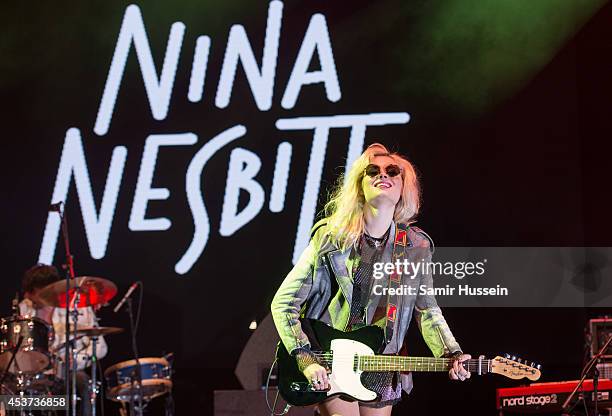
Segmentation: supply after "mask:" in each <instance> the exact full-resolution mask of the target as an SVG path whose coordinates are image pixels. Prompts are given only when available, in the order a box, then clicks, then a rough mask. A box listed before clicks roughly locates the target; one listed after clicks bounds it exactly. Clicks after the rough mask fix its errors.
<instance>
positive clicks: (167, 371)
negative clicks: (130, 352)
mask: <svg viewBox="0 0 612 416" xmlns="http://www.w3.org/2000/svg"><path fill="white" fill-rule="evenodd" d="M139 365H140V377H138V369H137V368H138V366H139ZM104 377H105V379H106V397H107V398H108V399H110V400H113V401H116V402H124V403H127V402H130V401H131V400H136V399H138V398H141V399H142V400H145V401H147V402H148V401H150V400H152V399H154V398H156V397H159V396H162V395H164V394H166V393H169V392H170V391H171V390H172V367H171V366H170V364H169V363H168V360H166V359H165V358H163V357H162V358H154V357H147V358H140V359H139V360H138V362H136V360H128V361H123V362H120V363H117V364H115V365H113V366H112V367H109V368H107V369H106V371H104ZM138 378H140V381H138ZM138 387H140V388H139V389H138ZM136 390H139V392H137V391H136Z"/></svg>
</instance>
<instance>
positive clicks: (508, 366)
mask: <svg viewBox="0 0 612 416" xmlns="http://www.w3.org/2000/svg"><path fill="white" fill-rule="evenodd" d="M540 368H541V366H540V365H539V364H538V365H535V363H534V362H532V363H531V364H528V362H527V361H525V360H521V359H520V358H517V357H514V356H512V357H511V356H510V355H507V354H506V356H505V357H500V356H497V357H495V358H493V359H492V360H491V373H495V374H500V375H502V376H505V377H508V378H511V379H514V380H520V379H521V378H523V377H526V378H528V379H529V380H531V381H536V380H537V379H539V378H540V376H541V375H542V372H541V371H540Z"/></svg>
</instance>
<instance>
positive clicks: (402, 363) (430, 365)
mask: <svg viewBox="0 0 612 416" xmlns="http://www.w3.org/2000/svg"><path fill="white" fill-rule="evenodd" d="M453 361H454V360H453V359H451V358H433V357H403V356H397V355H369V356H368V355H362V356H358V357H356V364H357V366H358V368H359V369H360V370H361V371H426V372H436V371H445V372H446V371H449V370H450V369H451V368H452V366H453ZM463 366H464V367H465V369H466V370H468V371H470V372H476V373H488V372H490V371H491V360H485V359H483V360H477V359H469V360H466V361H464V362H463Z"/></svg>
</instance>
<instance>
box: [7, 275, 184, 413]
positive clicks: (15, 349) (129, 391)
mask: <svg viewBox="0 0 612 416" xmlns="http://www.w3.org/2000/svg"><path fill="white" fill-rule="evenodd" d="M67 282H69V283H68V284H67ZM67 288H68V296H66V289H67ZM116 293H117V287H116V286H115V284H114V283H112V282H111V281H110V280H108V279H104V278H100V277H90V276H84V277H75V278H72V279H70V280H69V281H64V280H61V281H57V282H54V283H52V284H50V285H48V286H46V287H44V288H42V289H40V291H39V292H37V303H38V306H52V307H56V308H65V307H66V304H67V301H66V299H69V305H70V309H71V312H70V313H71V314H74V325H73V326H72V329H70V332H69V338H68V339H69V340H70V341H69V342H68V343H66V342H62V343H59V345H54V341H55V338H56V334H55V332H54V329H53V326H52V325H50V324H49V323H47V322H46V321H44V320H43V319H40V318H39V317H36V316H29V315H24V316H22V315H19V313H18V312H19V309H18V308H16V307H15V303H14V307H13V315H12V316H9V317H6V318H0V393H1V394H16V395H24V396H40V395H62V394H67V392H68V391H72V395H73V400H74V399H76V400H74V401H77V400H79V399H77V398H76V384H75V383H73V384H72V389H71V390H69V389H67V386H66V383H65V380H66V379H67V380H69V382H68V384H69V385H70V379H71V377H72V379H73V380H75V379H76V376H75V375H74V374H76V359H77V352H78V351H77V348H71V346H74V345H75V342H76V341H77V340H80V339H82V338H84V337H88V338H89V340H90V343H91V345H92V347H93V348H92V350H91V351H92V352H91V356H90V357H89V358H90V362H91V364H92V365H91V375H90V382H89V397H87V398H80V400H89V401H90V403H91V409H92V415H93V416H95V415H96V413H95V412H96V401H97V397H98V393H99V388H100V385H101V382H100V381H98V374H97V370H98V369H97V357H96V343H97V342H98V341H99V337H101V336H110V335H113V334H118V333H121V332H123V331H124V330H123V329H122V328H117V327H101V326H96V325H95V324H94V326H88V327H80V326H78V325H77V323H78V313H79V309H81V308H87V307H92V308H95V309H98V308H101V307H103V306H106V305H108V303H109V301H110V300H111V299H112V298H113V297H114V296H115V295H116ZM125 299H126V298H124V300H125ZM128 305H129V308H130V314H131V304H129V303H128ZM130 320H131V319H130ZM94 322H95V321H94ZM59 339H65V338H61V337H60V338H59ZM66 344H68V347H69V348H68V349H69V350H72V356H70V355H69V353H68V352H66V351H65V347H66ZM60 351H61V353H60ZM67 357H71V359H70V358H69V359H70V362H71V363H72V364H71V365H72V368H71V369H68V370H66V369H65V368H64V366H63V363H64V362H66V358H67ZM73 373H74V374H73ZM67 375H68V378H66V376H67ZM104 378H105V380H106V397H107V398H108V399H110V400H113V401H116V402H119V403H121V404H122V407H123V409H124V410H125V407H126V406H128V405H129V406H130V407H129V410H130V413H131V414H135V415H137V414H142V410H143V409H144V408H145V407H146V405H147V403H148V402H149V401H150V400H152V399H154V398H156V397H159V396H162V395H165V394H167V393H170V392H171V390H172V368H171V365H170V363H169V362H168V360H167V359H166V358H163V357H162V358H137V356H136V358H135V359H131V360H128V361H123V362H120V363H117V364H115V365H113V366H111V367H109V368H107V369H106V371H105V372H104ZM73 406H74V407H73V412H76V403H75V404H74V405H73Z"/></svg>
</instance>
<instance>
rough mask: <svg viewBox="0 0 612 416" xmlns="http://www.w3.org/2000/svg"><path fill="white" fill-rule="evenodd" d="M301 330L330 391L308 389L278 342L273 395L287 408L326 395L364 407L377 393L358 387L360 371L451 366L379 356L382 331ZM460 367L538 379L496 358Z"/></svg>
mask: <svg viewBox="0 0 612 416" xmlns="http://www.w3.org/2000/svg"><path fill="white" fill-rule="evenodd" d="M300 322H301V323H302V330H303V331H304V333H305V334H306V335H307V336H308V339H309V340H310V344H311V350H312V351H313V352H314V353H315V354H317V355H318V356H319V358H321V360H322V362H323V363H324V364H326V365H327V367H328V368H329V369H331V372H328V377H329V384H330V389H329V390H327V391H320V390H314V388H313V387H312V384H311V380H306V377H304V375H303V374H302V372H301V371H300V370H299V369H298V365H297V360H296V359H295V357H293V356H291V355H289V354H288V353H287V350H286V349H285V347H284V345H283V343H282V342H279V343H278V348H277V349H276V357H277V360H278V390H279V392H280V394H281V396H283V398H284V399H285V400H286V401H287V403H289V404H291V405H293V406H309V405H311V404H315V403H319V402H322V401H323V400H325V399H327V398H329V397H332V396H343V397H345V398H348V399H349V400H359V401H361V402H370V401H374V400H376V396H377V394H376V393H375V392H373V391H372V390H368V389H367V388H365V387H364V385H363V384H361V373H362V372H363V371H383V372H386V371H425V372H448V371H449V369H451V368H452V367H453V363H454V360H455V358H452V357H438V358H436V357H403V356H398V355H376V354H377V353H378V354H381V353H382V350H383V349H384V343H383V340H384V336H383V330H382V328H380V327H378V326H374V325H371V326H365V327H363V328H359V329H357V330H354V331H350V332H342V331H339V330H337V329H334V328H332V327H330V326H328V325H326V324H324V323H322V322H320V321H316V320H314V319H301V320H300ZM462 365H463V367H464V368H465V369H466V370H468V371H470V372H472V373H475V374H478V375H482V374H487V373H493V374H499V375H503V376H505V377H508V378H511V379H514V380H520V379H522V378H527V379H529V380H531V381H535V380H538V379H539V378H540V376H541V372H540V366H539V365H537V366H535V367H534V363H531V365H527V361H523V360H522V359H520V358H519V359H518V361H517V357H512V358H510V355H507V354H506V356H505V357H500V356H497V357H495V358H493V359H490V360H488V359H485V357H484V355H481V356H480V357H478V358H477V359H474V358H470V359H467V360H463V361H462Z"/></svg>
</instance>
